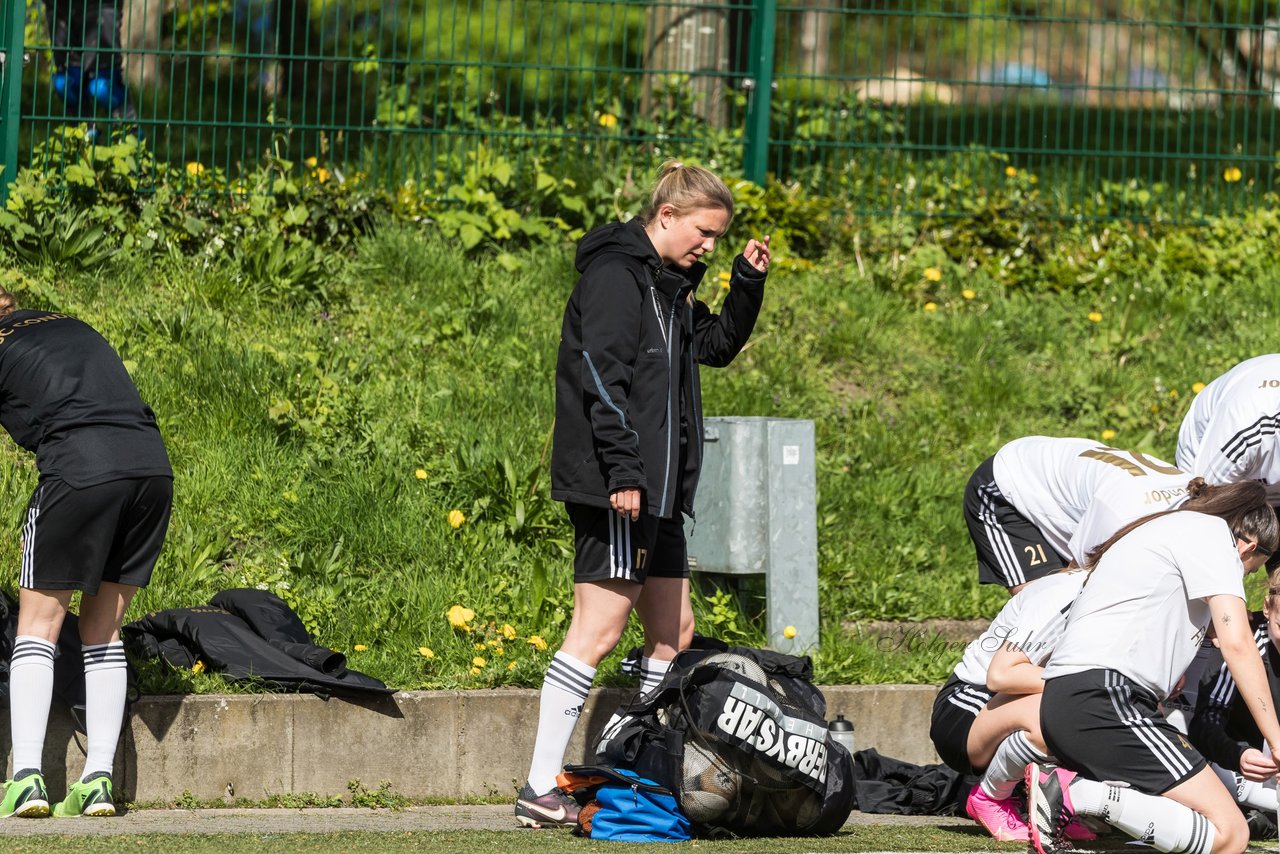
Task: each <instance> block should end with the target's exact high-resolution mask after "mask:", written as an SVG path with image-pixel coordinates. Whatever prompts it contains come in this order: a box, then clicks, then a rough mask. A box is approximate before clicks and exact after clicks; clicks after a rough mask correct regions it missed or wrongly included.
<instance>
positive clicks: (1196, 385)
mask: <svg viewBox="0 0 1280 854" xmlns="http://www.w3.org/2000/svg"><path fill="white" fill-rule="evenodd" d="M1191 390H1192V391H1194V392H1195V393H1196V394H1199V393H1200V392H1202V391H1204V383H1192V384H1191Z"/></svg>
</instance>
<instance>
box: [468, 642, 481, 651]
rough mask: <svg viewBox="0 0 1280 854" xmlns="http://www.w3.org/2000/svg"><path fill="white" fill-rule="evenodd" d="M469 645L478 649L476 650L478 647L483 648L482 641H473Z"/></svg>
mask: <svg viewBox="0 0 1280 854" xmlns="http://www.w3.org/2000/svg"><path fill="white" fill-rule="evenodd" d="M471 646H472V647H474V648H475V649H478V650H479V649H484V644H482V643H473V644H472V645H471Z"/></svg>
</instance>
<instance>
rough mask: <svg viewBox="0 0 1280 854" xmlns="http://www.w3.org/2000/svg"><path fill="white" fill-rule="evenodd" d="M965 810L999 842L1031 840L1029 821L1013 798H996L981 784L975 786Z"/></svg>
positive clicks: (966, 802)
mask: <svg viewBox="0 0 1280 854" xmlns="http://www.w3.org/2000/svg"><path fill="white" fill-rule="evenodd" d="M964 811H965V812H967V813H968V814H969V818H971V819H973V820H974V821H976V822H977V823H978V824H980V825H982V826H983V827H985V828H986V829H987V833H990V834H991V837H992V838H993V839H995V840H997V841H999V842H1029V841H1030V840H1031V833H1030V831H1029V830H1028V829H1027V823H1026V822H1025V821H1023V820H1022V816H1020V815H1019V814H1018V808H1017V807H1016V806H1015V805H1014V800H1013V798H1005V799H1004V800H996V799H995V798H993V797H991V796H990V795H988V794H987V793H986V792H984V791H982V787H981V786H974V787H973V791H972V792H970V793H969V799H968V800H966V801H965V804H964Z"/></svg>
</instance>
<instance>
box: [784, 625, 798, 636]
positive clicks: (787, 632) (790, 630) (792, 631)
mask: <svg viewBox="0 0 1280 854" xmlns="http://www.w3.org/2000/svg"><path fill="white" fill-rule="evenodd" d="M782 636H783V637H784V638H793V637H795V636H796V627H795V626H787V627H786V628H785V629H783V630H782Z"/></svg>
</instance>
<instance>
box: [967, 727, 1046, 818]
mask: <svg viewBox="0 0 1280 854" xmlns="http://www.w3.org/2000/svg"><path fill="white" fill-rule="evenodd" d="M1048 761H1050V757H1049V756H1047V755H1045V754H1043V753H1041V752H1040V751H1039V750H1036V749H1035V747H1033V746H1032V744H1031V742H1030V741H1029V740H1028V739H1027V734H1026V732H1024V731H1022V730H1018V731H1017V732H1015V733H1014V734H1013V735H1011V736H1009V737H1008V738H1006V739H1005V740H1004V741H1002V742H1000V746H999V747H997V748H996V753H995V755H994V756H992V757H991V762H990V764H988V765H987V770H986V771H985V772H984V773H983V775H982V780H981V781H979V783H978V785H980V786H982V791H984V792H986V793H987V794H988V795H990V796H991V797H993V798H995V799H996V800H999V801H1003V800H1005V799H1006V798H1010V797H1012V796H1013V790H1014V789H1015V788H1017V785H1018V782H1019V781H1020V780H1021V779H1022V775H1023V772H1024V771H1025V770H1026V768H1027V766H1028V765H1030V764H1031V763H1032V762H1040V763H1045V762H1048Z"/></svg>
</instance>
